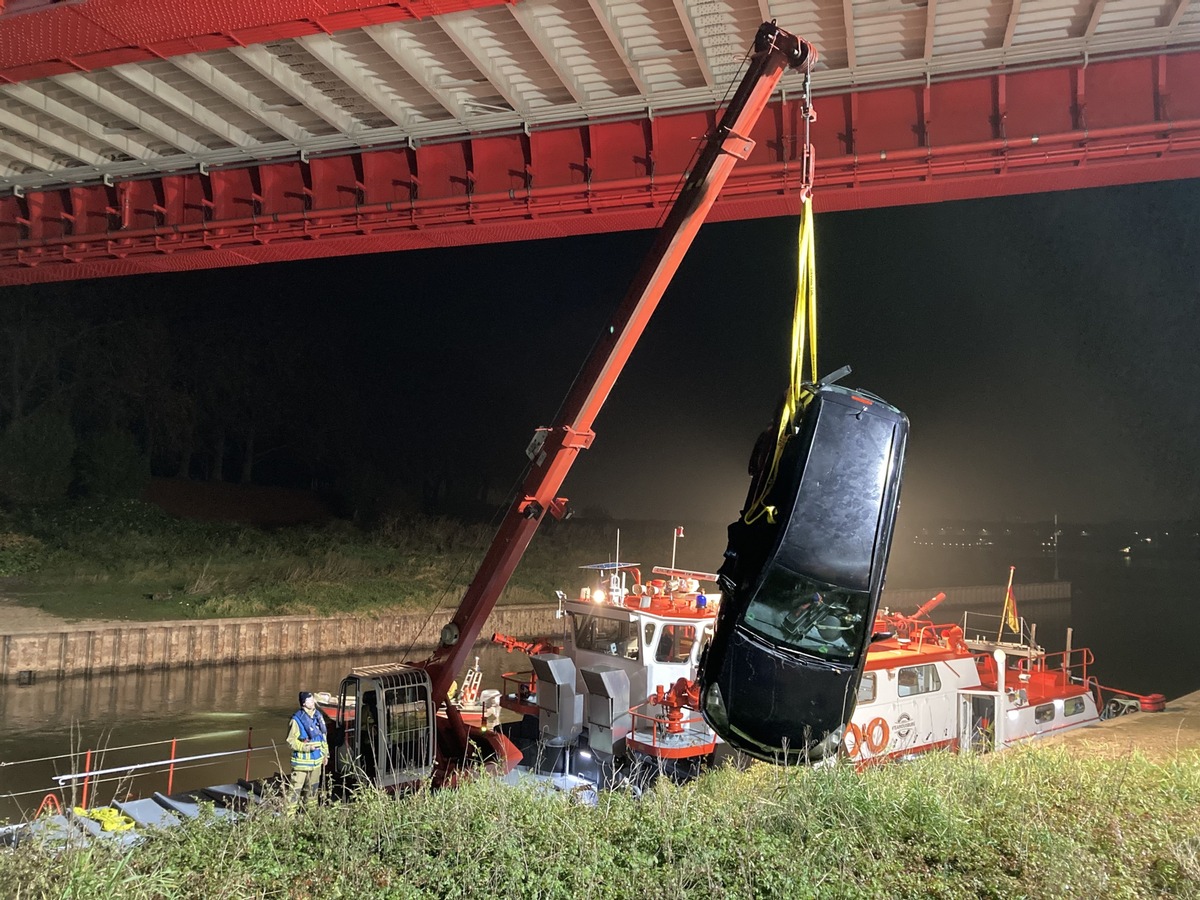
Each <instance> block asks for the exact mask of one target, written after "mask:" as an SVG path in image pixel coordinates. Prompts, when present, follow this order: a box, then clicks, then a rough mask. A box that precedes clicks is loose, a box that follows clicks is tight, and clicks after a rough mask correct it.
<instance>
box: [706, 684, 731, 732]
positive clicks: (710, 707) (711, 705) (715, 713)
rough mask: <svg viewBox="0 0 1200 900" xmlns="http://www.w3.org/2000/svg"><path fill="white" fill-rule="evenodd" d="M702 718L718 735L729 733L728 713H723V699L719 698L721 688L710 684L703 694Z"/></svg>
mask: <svg viewBox="0 0 1200 900" xmlns="http://www.w3.org/2000/svg"><path fill="white" fill-rule="evenodd" d="M703 706H704V718H705V719H707V720H708V724H709V725H711V726H712V727H713V729H714V730H715V731H717V732H719V733H725V734H728V733H729V713H728V712H726V711H725V698H724V697H722V696H721V688H720V687H719V686H717V685H716V684H710V685H709V686H708V690H707V691H705V692H704V703H703Z"/></svg>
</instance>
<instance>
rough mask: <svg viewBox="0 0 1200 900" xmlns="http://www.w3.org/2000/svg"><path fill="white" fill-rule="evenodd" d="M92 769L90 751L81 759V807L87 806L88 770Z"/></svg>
mask: <svg viewBox="0 0 1200 900" xmlns="http://www.w3.org/2000/svg"><path fill="white" fill-rule="evenodd" d="M91 770H92V751H91V750H89V751H88V752H87V756H86V757H85V758H84V760H83V808H84V809H87V808H88V805H87V803H88V781H89V780H90V779H89V778H88V772H90V771H91Z"/></svg>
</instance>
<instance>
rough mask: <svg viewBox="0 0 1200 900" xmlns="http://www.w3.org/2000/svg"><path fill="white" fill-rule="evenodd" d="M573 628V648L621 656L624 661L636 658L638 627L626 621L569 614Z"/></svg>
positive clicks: (582, 614)
mask: <svg viewBox="0 0 1200 900" xmlns="http://www.w3.org/2000/svg"><path fill="white" fill-rule="evenodd" d="M571 620H572V622H573V624H574V626H575V648H576V649H577V650H590V651H591V652H592V653H603V654H605V655H607V656H621V657H624V658H625V659H637V658H638V627H637V623H636V622H630V621H629V620H628V619H624V620H622V619H610V618H608V617H606V616H593V615H587V614H584V613H571Z"/></svg>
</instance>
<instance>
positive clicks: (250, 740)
mask: <svg viewBox="0 0 1200 900" xmlns="http://www.w3.org/2000/svg"><path fill="white" fill-rule="evenodd" d="M253 749H254V726H253V725H251V726H250V728H249V730H247V731H246V780H247V781H249V780H250V751H251V750H253Z"/></svg>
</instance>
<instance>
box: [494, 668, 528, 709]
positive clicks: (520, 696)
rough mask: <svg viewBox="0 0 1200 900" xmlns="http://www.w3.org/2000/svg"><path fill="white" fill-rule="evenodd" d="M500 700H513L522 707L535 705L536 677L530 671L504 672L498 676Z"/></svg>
mask: <svg viewBox="0 0 1200 900" xmlns="http://www.w3.org/2000/svg"><path fill="white" fill-rule="evenodd" d="M500 698H501V700H505V699H507V700H515V701H516V702H517V703H520V704H522V705H534V704H536V703H537V675H536V674H534V671H533V670H532V669H526V670H523V671H520V672H505V673H503V674H502V675H501V676H500Z"/></svg>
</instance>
